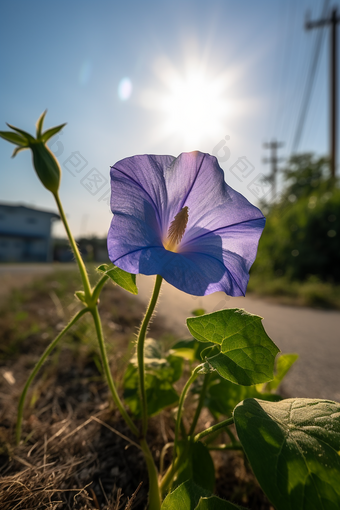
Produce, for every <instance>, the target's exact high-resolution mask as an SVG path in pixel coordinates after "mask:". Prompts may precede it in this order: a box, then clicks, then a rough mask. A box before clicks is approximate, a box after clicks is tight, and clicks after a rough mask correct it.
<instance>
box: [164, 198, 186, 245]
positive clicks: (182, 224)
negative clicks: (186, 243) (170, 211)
mask: <svg viewBox="0 0 340 510" xmlns="http://www.w3.org/2000/svg"><path fill="white" fill-rule="evenodd" d="M188 218H189V208H188V207H187V206H185V207H183V209H181V210H180V211H179V213H178V214H176V216H175V219H174V220H173V221H172V222H171V224H170V227H169V230H168V236H167V238H166V241H165V243H164V248H166V249H167V250H169V251H176V248H177V246H178V244H179V243H180V242H181V240H182V237H183V235H184V232H185V229H186V226H187V224H188Z"/></svg>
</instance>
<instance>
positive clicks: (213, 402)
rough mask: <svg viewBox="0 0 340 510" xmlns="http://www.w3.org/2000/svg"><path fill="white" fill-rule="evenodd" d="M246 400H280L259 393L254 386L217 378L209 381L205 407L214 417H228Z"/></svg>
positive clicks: (270, 394)
mask: <svg viewBox="0 0 340 510" xmlns="http://www.w3.org/2000/svg"><path fill="white" fill-rule="evenodd" d="M215 374H216V372H215ZM216 375H217V374H216ZM246 398H261V399H263V400H270V401H272V402H277V401H279V400H281V397H280V396H279V395H275V394H273V393H260V392H259V391H258V390H257V388H256V386H240V385H239V384H234V383H232V382H230V381H227V380H226V379H223V378H220V377H219V376H217V377H215V378H214V377H212V378H211V380H210V384H209V386H208V388H207V391H206V398H205V406H206V407H207V408H208V409H209V411H210V412H211V414H212V415H213V416H215V417H217V416H219V415H223V416H228V417H229V416H231V415H232V412H233V410H234V408H235V406H237V404H238V403H239V402H241V401H242V400H245V399H246Z"/></svg>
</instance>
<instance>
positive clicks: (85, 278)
mask: <svg viewBox="0 0 340 510" xmlns="http://www.w3.org/2000/svg"><path fill="white" fill-rule="evenodd" d="M53 195H54V198H55V201H56V202H57V206H58V210H59V214H60V217H61V219H62V222H63V224H64V227H65V230H66V233H67V237H68V240H69V242H70V245H71V248H72V250H73V253H74V256H75V259H76V261H77V264H78V267H79V272H80V275H81V279H82V281H83V286H84V291H85V296H86V298H87V299H88V300H90V298H91V285H90V281H89V277H88V275H87V271H86V267H85V264H84V261H83V259H82V258H81V255H80V253H79V250H78V246H77V244H76V242H75V240H74V237H73V235H72V232H71V230H70V227H69V226H68V222H67V219H66V216H65V213H64V209H63V206H62V204H61V202H60V198H59V194H58V192H57V193H54V194H53Z"/></svg>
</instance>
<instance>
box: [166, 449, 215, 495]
mask: <svg viewBox="0 0 340 510" xmlns="http://www.w3.org/2000/svg"><path fill="white" fill-rule="evenodd" d="M183 449H188V451H187V452H184V460H183V461H182V462H181V466H180V469H179V471H178V474H177V478H176V480H175V485H176V486H179V485H181V484H182V483H183V482H185V481H186V480H192V481H193V482H194V483H195V484H197V485H198V486H199V487H202V488H203V489H206V490H208V491H210V492H212V491H213V490H214V486H215V467H214V463H213V461H212V458H211V455H210V453H209V450H208V448H207V447H206V446H205V445H204V444H203V443H201V442H200V441H198V442H196V443H191V444H190V443H187V442H185V443H181V444H180V452H179V455H181V454H182V455H183Z"/></svg>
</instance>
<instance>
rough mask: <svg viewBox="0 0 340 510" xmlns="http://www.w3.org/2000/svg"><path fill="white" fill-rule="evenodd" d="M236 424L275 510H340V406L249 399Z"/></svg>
mask: <svg viewBox="0 0 340 510" xmlns="http://www.w3.org/2000/svg"><path fill="white" fill-rule="evenodd" d="M234 421H235V425H236V430H237V434H238V437H239V439H240V441H241V443H242V446H243V448H244V451H245V453H246V455H247V457H248V460H249V462H250V464H251V467H252V469H253V471H254V473H255V475H256V477H257V479H258V481H259V483H260V485H261V487H262V489H263V490H264V492H265V493H266V494H267V496H268V498H269V499H270V501H271V502H272V504H273V505H274V506H275V508H276V510H300V509H306V510H337V509H339V508H340V404H338V403H336V402H332V401H328V400H312V399H302V398H301V399H294V398H290V399H287V400H282V401H281V402H277V403H272V402H264V401H261V400H255V399H248V400H245V401H244V402H241V403H240V404H239V405H238V406H237V407H236V408H235V411H234Z"/></svg>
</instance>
